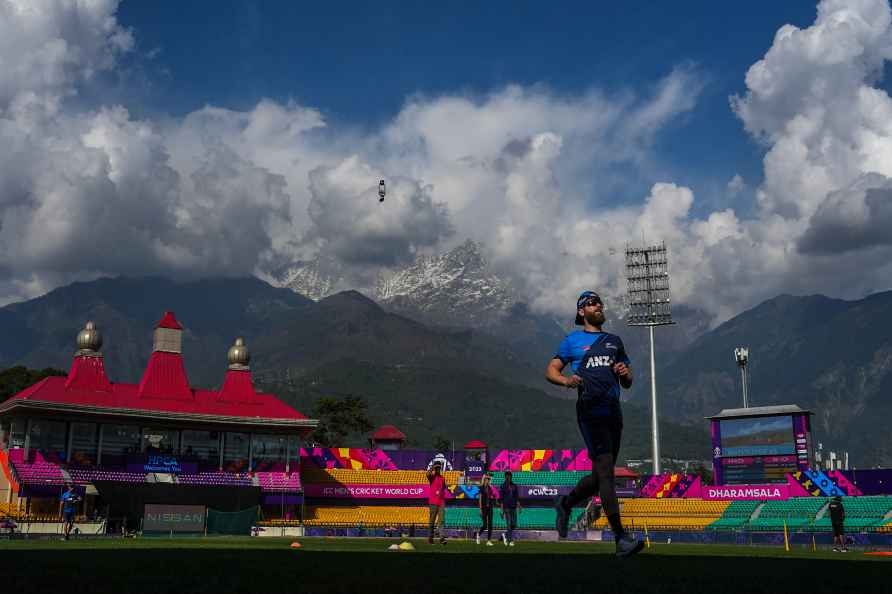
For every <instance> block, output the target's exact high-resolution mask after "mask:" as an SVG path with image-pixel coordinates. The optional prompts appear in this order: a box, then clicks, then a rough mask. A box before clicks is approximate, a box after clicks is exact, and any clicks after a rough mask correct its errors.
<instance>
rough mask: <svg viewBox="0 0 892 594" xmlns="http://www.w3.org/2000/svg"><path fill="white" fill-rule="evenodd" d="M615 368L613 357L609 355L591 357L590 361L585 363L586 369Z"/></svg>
mask: <svg viewBox="0 0 892 594" xmlns="http://www.w3.org/2000/svg"><path fill="white" fill-rule="evenodd" d="M611 366H613V357H611V356H609V355H593V356H592V357H589V360H588V361H586V362H585V368H586V369H590V368H592V367H611Z"/></svg>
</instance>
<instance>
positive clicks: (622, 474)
mask: <svg viewBox="0 0 892 594" xmlns="http://www.w3.org/2000/svg"><path fill="white" fill-rule="evenodd" d="M613 475H614V476H616V477H618V478H638V473H637V472H634V471H632V470H629V469H628V468H626V467H625V466H617V467H615V468H614V469H613Z"/></svg>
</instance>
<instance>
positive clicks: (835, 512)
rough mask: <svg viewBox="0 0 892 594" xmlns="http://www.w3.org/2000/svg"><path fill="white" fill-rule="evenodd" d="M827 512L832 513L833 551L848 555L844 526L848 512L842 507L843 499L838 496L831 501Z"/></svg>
mask: <svg viewBox="0 0 892 594" xmlns="http://www.w3.org/2000/svg"><path fill="white" fill-rule="evenodd" d="M827 510H828V511H829V512H830V525H831V526H832V527H833V550H834V551H836V552H837V553H848V552H849V549H848V548H847V547H846V536H845V531H844V530H843V524H845V521H846V510H845V508H844V507H843V505H842V497H840V496H839V495H837V496H836V497H834V498H833V499H831V500H830V505H829V506H828V508H827Z"/></svg>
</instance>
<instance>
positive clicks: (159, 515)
mask: <svg viewBox="0 0 892 594" xmlns="http://www.w3.org/2000/svg"><path fill="white" fill-rule="evenodd" d="M204 518H205V507H204V506H203V505H160V504H155V503H147V504H146V507H145V514H144V516H143V525H142V529H143V530H144V531H145V532H202V531H204Z"/></svg>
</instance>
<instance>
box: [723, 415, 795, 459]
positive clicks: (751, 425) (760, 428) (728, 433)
mask: <svg viewBox="0 0 892 594" xmlns="http://www.w3.org/2000/svg"><path fill="white" fill-rule="evenodd" d="M720 432H721V436H722V437H721V448H722V456H723V457H727V456H731V457H747V456H787V455H793V454H795V453H796V439H795V436H794V433H793V417H792V416H779V417H756V418H747V419H722V420H721V421H720Z"/></svg>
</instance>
